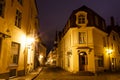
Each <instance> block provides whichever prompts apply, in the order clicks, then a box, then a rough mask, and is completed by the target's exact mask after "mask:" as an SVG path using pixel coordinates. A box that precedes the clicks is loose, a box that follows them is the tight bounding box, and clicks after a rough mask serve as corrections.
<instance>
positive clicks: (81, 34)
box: [79, 32, 86, 44]
mask: <svg viewBox="0 0 120 80" xmlns="http://www.w3.org/2000/svg"><path fill="white" fill-rule="evenodd" d="M83 43H86V34H85V32H79V44H83Z"/></svg>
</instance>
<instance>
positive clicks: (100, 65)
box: [98, 56, 104, 67]
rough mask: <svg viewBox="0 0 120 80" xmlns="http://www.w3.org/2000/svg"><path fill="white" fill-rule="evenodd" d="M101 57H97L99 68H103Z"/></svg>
mask: <svg viewBox="0 0 120 80" xmlns="http://www.w3.org/2000/svg"><path fill="white" fill-rule="evenodd" d="M103 61H104V60H103V56H98V66H99V67H103V66H104V63H103Z"/></svg>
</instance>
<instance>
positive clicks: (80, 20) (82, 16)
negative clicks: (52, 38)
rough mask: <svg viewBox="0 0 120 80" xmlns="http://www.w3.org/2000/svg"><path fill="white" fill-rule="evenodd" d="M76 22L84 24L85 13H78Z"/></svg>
mask: <svg viewBox="0 0 120 80" xmlns="http://www.w3.org/2000/svg"><path fill="white" fill-rule="evenodd" d="M78 23H79V24H85V15H82V14H80V15H79V16H78Z"/></svg>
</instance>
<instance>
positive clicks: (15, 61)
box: [11, 42, 20, 64]
mask: <svg viewBox="0 0 120 80" xmlns="http://www.w3.org/2000/svg"><path fill="white" fill-rule="evenodd" d="M11 51H12V52H11V53H12V63H13V64H18V61H19V53H20V44H19V43H16V42H12V43H11ZM15 52H16V53H15Z"/></svg>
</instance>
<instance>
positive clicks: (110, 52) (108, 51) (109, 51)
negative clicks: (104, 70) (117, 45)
mask: <svg viewBox="0 0 120 80" xmlns="http://www.w3.org/2000/svg"><path fill="white" fill-rule="evenodd" d="M106 51H107V54H108V55H109V69H110V70H111V60H110V54H112V52H113V50H112V49H107V50H106Z"/></svg>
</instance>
